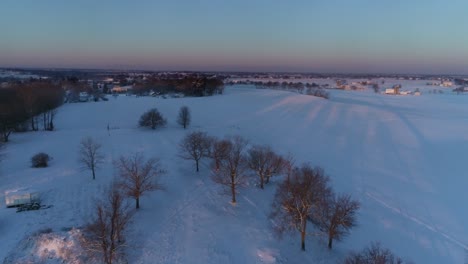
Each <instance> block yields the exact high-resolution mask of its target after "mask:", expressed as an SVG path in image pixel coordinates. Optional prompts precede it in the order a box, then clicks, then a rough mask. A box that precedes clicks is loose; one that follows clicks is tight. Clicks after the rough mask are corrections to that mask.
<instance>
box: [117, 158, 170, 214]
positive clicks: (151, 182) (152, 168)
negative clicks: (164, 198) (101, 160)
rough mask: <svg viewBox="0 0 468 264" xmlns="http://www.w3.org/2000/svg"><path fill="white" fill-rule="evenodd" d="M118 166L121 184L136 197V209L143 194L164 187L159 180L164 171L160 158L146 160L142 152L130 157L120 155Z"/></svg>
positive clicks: (125, 191) (128, 193)
mask: <svg viewBox="0 0 468 264" xmlns="http://www.w3.org/2000/svg"><path fill="white" fill-rule="evenodd" d="M116 166H117V168H118V170H119V173H120V177H121V182H120V184H119V186H120V188H121V189H122V190H123V191H124V193H125V194H126V195H127V196H129V197H132V198H133V199H135V202H136V209H139V208H140V197H141V196H142V195H143V194H145V193H146V192H149V191H155V190H161V189H163V187H162V185H160V184H159V183H158V182H157V180H158V178H159V176H161V174H163V173H164V171H163V170H162V169H161V168H160V164H159V160H158V159H155V158H151V159H148V160H146V161H145V158H144V157H143V155H142V154H140V153H136V154H134V155H132V156H130V157H128V158H127V157H123V156H122V157H120V159H119V160H118V161H117V162H116Z"/></svg>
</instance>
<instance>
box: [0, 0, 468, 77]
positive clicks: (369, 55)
mask: <svg viewBox="0 0 468 264" xmlns="http://www.w3.org/2000/svg"><path fill="white" fill-rule="evenodd" d="M467 32H468V1H465V0H450V1H447V0H405V1H403V0H392V1H390V0H372V1H371V0H309V1H303V0H297V1H284V0H283V1H276V0H269V1H267V0H237V1H236V0H230V1H227V0H226V1H222V0H198V1H193V0H184V1H183V0H172V1H156V0H154V1H150V0H139V1H130V0H128V1H123V0H122V1H121V0H99V1H97V0H92V1H91V0H81V1H63V0H61V1H59V0H43V1H37V0H21V1H13V0H5V1H1V2H0V34H1V35H0V36H1V37H0V66H3V67H66V68H74V67H78V68H117V69H153V70H220V71H224V70H234V71H237V70H246V71H305V72H388V73H463V74H468V34H467Z"/></svg>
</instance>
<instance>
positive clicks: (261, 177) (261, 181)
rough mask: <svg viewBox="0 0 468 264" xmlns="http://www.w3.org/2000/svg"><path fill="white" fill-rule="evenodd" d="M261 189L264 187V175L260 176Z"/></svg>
mask: <svg viewBox="0 0 468 264" xmlns="http://www.w3.org/2000/svg"><path fill="white" fill-rule="evenodd" d="M260 189H263V176H260Z"/></svg>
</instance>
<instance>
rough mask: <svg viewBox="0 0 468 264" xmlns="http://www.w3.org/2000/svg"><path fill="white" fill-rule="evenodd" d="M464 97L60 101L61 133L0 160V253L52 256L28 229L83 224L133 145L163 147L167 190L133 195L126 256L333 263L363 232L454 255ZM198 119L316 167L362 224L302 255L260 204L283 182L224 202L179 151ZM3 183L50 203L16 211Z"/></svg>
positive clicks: (404, 247) (27, 137)
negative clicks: (184, 121) (85, 158)
mask: <svg viewBox="0 0 468 264" xmlns="http://www.w3.org/2000/svg"><path fill="white" fill-rule="evenodd" d="M467 103H468V96H464V95H460V96H457V95H453V94H443V95H423V96H419V97H416V96H408V97H404V96H385V95H381V94H374V93H371V92H345V91H332V94H331V99H330V100H324V99H321V98H316V97H312V96H306V95H299V94H295V93H291V92H284V91H272V90H263V89H262V90H256V89H254V88H252V87H248V86H240V87H237V86H234V87H231V88H229V89H227V91H226V94H225V95H222V96H213V97H205V98H181V99H156V98H150V97H140V98H136V97H127V96H121V97H118V98H116V99H114V98H110V100H109V101H108V102H99V103H94V102H89V103H82V104H67V105H64V106H62V107H61V108H60V109H59V113H58V116H57V120H56V123H55V126H56V128H57V130H56V131H54V132H35V133H23V134H14V135H13V136H12V137H11V141H12V142H11V143H9V144H8V145H7V148H6V151H5V152H6V157H5V159H4V161H3V162H2V163H1V165H0V201H2V202H1V203H0V234H1V235H0V237H1V240H0V241H1V243H0V259H4V258H6V257H9V259H11V258H13V259H15V257H16V259H19V257H18V256H30V257H31V258H30V259H34V260H37V259H41V256H42V257H43V258H46V259H47V257H49V256H50V255H51V254H48V255H46V256H45V257H44V254H43V251H44V248H46V249H48V250H54V246H53V245H52V246H51V247H50V248H48V247H47V246H42V247H39V246H32V245H31V246H28V244H27V241H28V239H27V238H28V237H32V236H33V234H36V236H37V234H38V232H39V233H40V231H41V230H46V229H47V228H51V229H52V232H53V233H57V234H63V235H64V236H67V232H68V230H70V228H79V227H81V226H83V225H84V224H85V223H86V222H87V221H88V219H89V216H90V214H91V212H92V208H93V204H94V202H95V200H96V199H97V198H99V197H100V196H101V195H102V193H103V191H104V190H105V189H106V188H108V186H109V185H110V183H111V182H112V181H113V179H114V175H115V174H116V171H115V169H114V168H113V165H112V161H113V160H114V159H116V158H118V157H119V156H120V155H128V154H131V153H135V152H142V153H144V155H145V156H146V157H150V156H151V157H158V158H160V160H161V163H162V164H163V166H164V168H165V169H166V170H167V171H168V173H167V174H166V175H164V177H163V179H162V183H163V184H164V185H165V190H164V191H157V192H153V193H151V194H149V195H147V196H144V197H143V198H142V200H141V206H142V208H141V209H140V210H139V211H138V212H137V213H136V215H135V218H134V219H133V222H132V224H131V230H130V234H129V237H128V241H129V242H130V245H131V246H130V247H129V248H128V250H127V253H128V258H129V263H334V262H337V261H340V260H341V259H342V258H343V257H344V256H345V255H346V254H347V253H348V252H349V251H351V250H360V249H361V248H363V247H364V246H367V245H368V244H369V243H370V242H371V241H381V242H382V244H383V245H384V246H385V247H388V248H390V249H391V250H393V251H394V252H395V253H396V254H397V255H399V256H402V257H404V258H406V259H410V260H413V261H415V262H416V263H462V262H463V261H464V260H466V259H465V255H466V254H465V252H466V251H467V250H468V225H467V223H468V210H466V201H467V199H468V193H467V192H466V191H465V189H466V188H467V186H468V177H467V171H468V165H467V163H466V153H467V152H468V133H467V131H468V123H467V122H468V107H466V104H467ZM183 105H186V106H188V107H189V108H190V109H191V111H192V117H193V120H192V125H191V126H190V128H189V129H188V130H185V131H184V130H183V129H182V128H181V127H179V126H178V125H177V123H176V116H177V112H178V110H179V108H180V107H181V106H183ZM152 107H157V108H158V109H159V111H160V112H161V113H162V114H163V115H164V116H165V117H166V118H167V119H168V126H167V127H166V128H162V129H160V130H156V131H152V130H146V129H140V128H138V127H137V121H138V118H139V116H140V115H141V114H142V113H143V112H144V111H146V110H148V109H149V108H152ZM108 125H109V127H110V128H111V129H110V133H108V130H107V126H108ZM193 130H202V131H206V132H207V133H208V134H210V135H214V136H218V137H223V136H224V135H240V136H243V137H245V138H246V139H248V140H249V141H250V142H252V143H259V144H269V145H271V146H272V147H273V148H274V149H275V150H276V151H277V152H279V153H281V154H287V153H291V154H293V155H294V157H295V158H296V161H297V162H298V163H303V162H309V163H311V164H312V165H320V166H322V167H323V168H324V169H325V171H326V172H327V173H328V174H329V176H330V177H331V179H332V185H333V187H334V188H335V190H337V191H339V192H347V193H351V194H352V195H353V197H355V198H357V199H359V200H360V201H361V203H362V209H361V210H360V212H359V215H358V223H359V226H358V227H356V228H355V229H354V230H352V233H351V235H350V236H349V237H347V238H346V239H345V240H344V241H343V242H339V243H336V245H335V248H334V249H333V250H332V251H328V250H327V248H326V242H325V240H324V239H321V238H317V237H308V238H307V241H306V247H307V251H306V252H301V251H300V250H299V249H300V248H299V247H300V245H299V244H300V239H299V235H298V234H294V235H292V236H286V237H284V238H283V239H282V240H278V239H277V238H276V237H275V236H274V234H273V233H272V230H271V221H270V220H269V219H268V214H269V213H270V206H271V201H272V197H273V194H274V191H275V184H276V183H277V182H278V181H280V180H281V179H275V180H274V182H273V183H272V184H270V185H267V186H266V189H265V190H263V191H262V190H260V189H258V188H257V187H255V186H253V184H251V185H250V186H249V187H247V188H245V189H241V192H240V195H239V199H238V203H237V205H236V206H232V205H231V204H230V203H229V201H230V199H229V197H227V196H223V195H222V194H221V193H220V189H219V188H218V186H216V184H215V183H213V182H212V181H211V179H210V170H209V167H208V161H207V160H205V161H204V163H203V166H202V168H201V170H200V172H199V173H196V172H195V168H194V164H192V162H190V161H185V160H181V159H180V158H179V157H178V156H177V152H178V149H177V144H178V143H179V142H180V140H181V139H182V137H183V136H184V135H185V134H186V133H187V132H188V131H193ZM85 136H92V137H94V138H96V139H97V140H99V142H100V143H101V144H102V145H103V150H104V152H105V155H106V163H105V165H104V166H103V167H102V169H100V170H98V172H97V179H96V180H94V181H93V180H92V177H91V174H90V173H89V172H88V171H82V170H81V169H80V166H79V164H78V144H79V142H80V140H81V139H82V138H83V137H85ZM40 151H44V152H47V153H48V154H50V155H51V156H52V157H53V161H52V163H51V166H50V167H49V168H46V169H32V168H30V166H29V159H30V157H31V156H32V155H33V154H35V153H37V152H40ZM12 190H34V191H38V192H40V193H41V195H42V198H43V203H44V204H47V205H53V207H52V208H50V209H46V210H39V211H30V212H22V213H16V212H15V210H14V209H7V208H5V204H4V203H3V200H4V194H5V192H8V191H12ZM73 230H74V229H72V231H73ZM68 233H70V232H68ZM25 241H26V242H25ZM51 241H56V240H54V239H52V240H51ZM54 243H56V242H54ZM54 245H55V244H54ZM41 252H42V253H41ZM58 255H59V254H55V256H56V257H57V256H58ZM57 258H58V257H57ZM53 261H54V260H49V262H45V263H56V262H53Z"/></svg>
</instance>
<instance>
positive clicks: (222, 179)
mask: <svg viewBox="0 0 468 264" xmlns="http://www.w3.org/2000/svg"><path fill="white" fill-rule="evenodd" d="M228 142H229V144H228V145H227V152H226V153H227V155H226V157H225V158H224V159H222V160H221V162H220V164H219V170H217V171H214V175H213V177H212V178H213V181H214V182H216V183H219V184H221V185H224V186H226V187H228V188H229V189H230V191H231V195H232V203H233V204H235V203H236V193H237V189H238V187H242V186H244V185H245V184H246V179H247V169H248V166H247V163H246V160H245V151H246V147H247V143H248V142H247V141H246V140H245V139H243V138H241V137H239V136H236V137H233V138H231V139H229V141H228Z"/></svg>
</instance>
